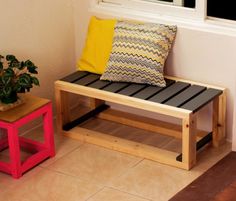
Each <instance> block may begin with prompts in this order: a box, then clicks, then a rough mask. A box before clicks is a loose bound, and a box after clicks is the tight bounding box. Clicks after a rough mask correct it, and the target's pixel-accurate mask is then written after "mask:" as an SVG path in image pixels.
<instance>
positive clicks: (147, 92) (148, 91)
mask: <svg viewBox="0 0 236 201" xmlns="http://www.w3.org/2000/svg"><path fill="white" fill-rule="evenodd" d="M173 83H175V81H174V80H170V79H166V87H168V86H170V85H171V84H173ZM163 89H165V88H163V87H158V86H148V87H146V88H144V89H143V90H141V91H140V92H138V93H136V94H135V95H134V96H133V97H135V98H141V99H143V100H145V99H148V98H149V97H151V96H153V95H155V94H156V93H158V92H160V91H161V90H163Z"/></svg>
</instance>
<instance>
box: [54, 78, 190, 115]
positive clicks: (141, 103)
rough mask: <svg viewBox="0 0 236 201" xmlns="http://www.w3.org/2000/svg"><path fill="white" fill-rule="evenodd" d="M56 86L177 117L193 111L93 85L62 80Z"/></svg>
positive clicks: (63, 89) (72, 91) (83, 94)
mask: <svg viewBox="0 0 236 201" xmlns="http://www.w3.org/2000/svg"><path fill="white" fill-rule="evenodd" d="M111 85H112V84H111ZM111 85H109V86H111ZM109 86H108V87H109ZM55 87H56V88H57V89H58V90H62V91H67V92H70V93H75V94H79V95H82V96H87V97H91V98H96V99H100V100H105V101H110V102H113V103H117V104H122V105H126V106H130V107H133V108H138V109H143V110H147V111H151V112H158V113H159V114H164V115H169V116H172V117H176V118H184V117H186V116H188V115H189V114H190V113H191V111H189V110H185V109H182V108H176V107H172V106H168V105H163V104H159V103H155V102H152V101H146V100H141V99H138V98H133V97H130V96H123V95H120V94H117V93H110V92H107V91H105V90H97V89H94V88H91V87H86V86H81V85H76V84H72V83H68V82H64V81H60V80H58V81H56V82H55Z"/></svg>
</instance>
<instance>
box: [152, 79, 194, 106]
mask: <svg viewBox="0 0 236 201" xmlns="http://www.w3.org/2000/svg"><path fill="white" fill-rule="evenodd" d="M189 86H190V84H189V83H185V82H176V83H174V84H172V85H171V86H169V87H167V88H165V89H164V90H162V91H161V92H160V93H158V94H156V95H155V96H153V97H151V98H149V99H148V100H149V101H153V102H156V103H163V102H165V101H167V100H169V99H170V98H171V97H173V96H175V95H176V94H178V93H180V92H181V91H183V90H184V89H186V88H187V87H189Z"/></svg>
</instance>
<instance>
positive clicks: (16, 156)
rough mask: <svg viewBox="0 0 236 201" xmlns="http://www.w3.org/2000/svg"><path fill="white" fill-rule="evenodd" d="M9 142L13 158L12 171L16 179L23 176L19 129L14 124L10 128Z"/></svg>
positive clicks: (11, 157) (11, 158)
mask: <svg viewBox="0 0 236 201" xmlns="http://www.w3.org/2000/svg"><path fill="white" fill-rule="evenodd" d="M7 130H8V144H9V152H10V160H11V173H12V176H13V177H14V178H15V179H18V178H20V177H21V176H22V171H21V159H20V144H19V137H18V129H17V128H16V127H15V126H14V125H13V126H10V127H9V128H8V129H7Z"/></svg>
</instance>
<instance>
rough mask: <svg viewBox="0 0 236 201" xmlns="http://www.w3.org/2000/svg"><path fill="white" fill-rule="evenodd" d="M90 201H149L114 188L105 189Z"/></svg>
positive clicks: (89, 200)
mask: <svg viewBox="0 0 236 201" xmlns="http://www.w3.org/2000/svg"><path fill="white" fill-rule="evenodd" d="M88 201H148V200H147V199H144V198H140V197H137V196H134V195H131V194H128V193H124V192H121V191H118V190H115V189H112V188H104V189H103V190H102V191H100V192H99V193H97V194H96V195H94V196H93V197H92V198H90V199H88Z"/></svg>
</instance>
